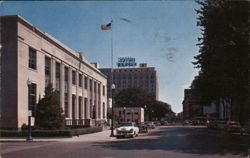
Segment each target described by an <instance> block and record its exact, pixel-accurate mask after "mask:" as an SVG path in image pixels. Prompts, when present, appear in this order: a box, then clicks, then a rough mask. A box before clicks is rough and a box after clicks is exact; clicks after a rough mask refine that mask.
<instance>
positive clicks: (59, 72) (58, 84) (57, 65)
mask: <svg viewBox="0 0 250 158" xmlns="http://www.w3.org/2000/svg"><path fill="white" fill-rule="evenodd" d="M60 78H61V64H60V63H58V62H56V91H57V92H58V93H59V92H60V83H61V80H60Z"/></svg>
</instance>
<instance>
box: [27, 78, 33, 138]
mask: <svg viewBox="0 0 250 158" xmlns="http://www.w3.org/2000/svg"><path fill="white" fill-rule="evenodd" d="M31 84H32V83H31V81H30V80H29V79H28V80H27V85H28V136H27V141H31V140H32V136H31V116H32V111H31V108H30V101H31V99H30V88H31V87H30V86H31Z"/></svg>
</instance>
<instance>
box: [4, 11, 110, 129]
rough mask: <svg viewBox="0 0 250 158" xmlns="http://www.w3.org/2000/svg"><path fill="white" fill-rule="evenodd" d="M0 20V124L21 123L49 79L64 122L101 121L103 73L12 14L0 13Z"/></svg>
mask: <svg viewBox="0 0 250 158" xmlns="http://www.w3.org/2000/svg"><path fill="white" fill-rule="evenodd" d="M0 24H1V41H0V42H1V47H2V48H1V54H0V55H1V56H0V58H1V59H0V61H1V63H0V64H1V65H0V66H1V67H0V70H1V71H0V73H1V78H0V81H1V83H0V99H1V100H0V127H1V128H15V129H18V128H20V127H21V126H22V125H23V124H27V122H28V112H29V110H33V114H34V113H35V112H34V109H35V106H36V103H37V102H38V99H39V97H40V98H42V97H43V96H44V90H45V87H46V86H47V85H48V84H49V83H52V86H53V88H54V89H55V90H56V91H57V92H58V93H59V94H60V102H61V107H62V109H63V111H64V114H65V116H66V123H67V125H93V123H94V122H95V121H104V120H106V111H107V77H106V76H105V75H104V74H103V73H101V71H100V70H98V69H97V68H96V67H95V66H93V65H92V64H90V63H89V62H88V61H87V60H86V59H85V58H84V57H83V56H82V54H81V53H79V52H76V51H74V50H72V49H70V48H68V47H67V46H65V45H63V44H62V43H61V42H59V41H57V40H56V39H54V38H53V37H51V36H50V35H48V34H47V33H45V32H42V31H40V30H39V29H38V28H36V27H35V26H33V25H32V24H30V23H29V22H27V21H26V20H25V19H23V18H22V17H20V16H18V15H15V16H1V17H0ZM29 100H30V101H29ZM94 120H95V121H94Z"/></svg>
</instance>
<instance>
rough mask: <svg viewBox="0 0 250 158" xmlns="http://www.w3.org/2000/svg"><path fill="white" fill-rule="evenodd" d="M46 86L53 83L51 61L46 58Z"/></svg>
mask: <svg viewBox="0 0 250 158" xmlns="http://www.w3.org/2000/svg"><path fill="white" fill-rule="evenodd" d="M44 69H45V86H46V87H47V86H48V85H49V84H50V83H51V59H50V58H49V57H47V56H45V68H44Z"/></svg>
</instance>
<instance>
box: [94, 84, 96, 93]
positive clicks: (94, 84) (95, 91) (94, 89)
mask: <svg viewBox="0 0 250 158" xmlns="http://www.w3.org/2000/svg"><path fill="white" fill-rule="evenodd" d="M94 92H96V82H95V81H94Z"/></svg>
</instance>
